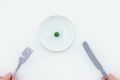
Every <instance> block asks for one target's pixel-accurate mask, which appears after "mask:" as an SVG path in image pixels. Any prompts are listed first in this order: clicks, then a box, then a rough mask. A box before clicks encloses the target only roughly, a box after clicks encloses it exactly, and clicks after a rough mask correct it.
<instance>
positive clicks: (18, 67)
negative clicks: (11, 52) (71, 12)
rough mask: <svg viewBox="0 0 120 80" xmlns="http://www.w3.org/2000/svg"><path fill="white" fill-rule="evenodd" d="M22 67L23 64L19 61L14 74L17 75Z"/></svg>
mask: <svg viewBox="0 0 120 80" xmlns="http://www.w3.org/2000/svg"><path fill="white" fill-rule="evenodd" d="M20 67H21V64H20V63H19V64H18V65H17V67H16V69H15V71H14V73H13V76H16V74H17V72H18V70H19V69H20Z"/></svg>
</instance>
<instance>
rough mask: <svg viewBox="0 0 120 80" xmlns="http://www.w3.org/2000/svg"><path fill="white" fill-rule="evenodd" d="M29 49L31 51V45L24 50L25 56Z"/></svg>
mask: <svg viewBox="0 0 120 80" xmlns="http://www.w3.org/2000/svg"><path fill="white" fill-rule="evenodd" d="M28 51H29V47H27V48H26V49H25V50H24V51H23V53H22V55H23V56H24V55H26V54H27V52H28Z"/></svg>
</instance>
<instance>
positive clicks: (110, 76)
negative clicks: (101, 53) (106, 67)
mask: <svg viewBox="0 0 120 80" xmlns="http://www.w3.org/2000/svg"><path fill="white" fill-rule="evenodd" d="M108 78H109V80H118V79H117V78H116V77H115V76H114V75H112V74H109V75H108ZM101 80H105V79H104V77H102V78H101Z"/></svg>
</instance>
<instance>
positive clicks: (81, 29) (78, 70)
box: [0, 0, 120, 80]
mask: <svg viewBox="0 0 120 80" xmlns="http://www.w3.org/2000/svg"><path fill="white" fill-rule="evenodd" d="M52 15H62V16H65V17H67V18H69V19H70V20H71V21H72V22H73V24H74V26H75V29H76V41H75V43H74V44H73V46H72V47H71V48H70V49H68V50H67V51H65V52H62V53H52V52H49V51H46V50H45V49H44V48H43V47H42V46H41V45H40V41H39V36H38V34H39V30H38V29H39V27H40V23H42V22H43V21H44V20H45V19H46V18H47V17H49V16H52ZM119 34H120V2H119V0H0V75H1V76H2V75H4V74H6V73H8V72H13V71H14V69H15V67H16V65H17V63H18V57H19V55H20V54H21V52H22V51H23V50H24V49H25V48H26V46H29V47H31V48H33V49H34V53H33V54H32V56H31V57H30V59H29V60H28V61H27V63H26V64H25V65H24V66H22V68H21V69H20V71H19V73H18V74H17V78H18V80H100V77H101V76H102V75H101V73H100V72H99V71H98V70H97V69H96V68H95V67H94V66H93V64H92V63H91V62H90V60H89V58H88V56H87V55H86V53H85V51H84V49H83V47H82V42H83V41H84V40H86V41H88V42H89V44H90V46H91V48H92V49H93V51H94V53H95V55H96V56H97V58H98V59H99V61H100V62H101V63H102V64H103V66H104V68H105V70H106V71H107V72H108V73H109V72H112V73H113V74H114V75H116V76H117V77H118V78H119V79H120V62H119V61H120V36H119Z"/></svg>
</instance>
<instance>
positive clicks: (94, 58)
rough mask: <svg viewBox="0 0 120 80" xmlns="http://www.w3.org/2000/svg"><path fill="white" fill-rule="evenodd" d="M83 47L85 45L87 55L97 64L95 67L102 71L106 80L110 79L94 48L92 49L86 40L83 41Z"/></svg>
mask: <svg viewBox="0 0 120 80" xmlns="http://www.w3.org/2000/svg"><path fill="white" fill-rule="evenodd" d="M83 47H84V49H85V51H86V53H87V55H88V56H89V58H90V60H91V61H92V63H93V64H94V65H95V67H96V68H97V69H99V70H100V71H101V73H102V74H103V76H104V78H105V80H108V75H107V73H106V71H105V70H104V69H103V67H102V65H101V64H100V62H99V61H98V60H97V58H96V57H95V55H94V54H93V52H92V50H91V49H90V47H89V45H88V43H87V42H86V41H84V42H83Z"/></svg>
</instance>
